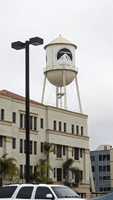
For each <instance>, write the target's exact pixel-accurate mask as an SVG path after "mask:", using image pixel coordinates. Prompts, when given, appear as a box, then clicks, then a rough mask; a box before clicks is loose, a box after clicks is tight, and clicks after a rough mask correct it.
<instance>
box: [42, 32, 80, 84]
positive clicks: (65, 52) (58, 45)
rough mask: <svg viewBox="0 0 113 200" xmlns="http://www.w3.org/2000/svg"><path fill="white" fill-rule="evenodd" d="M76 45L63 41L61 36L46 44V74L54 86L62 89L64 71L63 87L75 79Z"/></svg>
mask: <svg viewBox="0 0 113 200" xmlns="http://www.w3.org/2000/svg"><path fill="white" fill-rule="evenodd" d="M76 48H77V46H76V45H74V44H72V43H70V42H69V41H67V40H66V39H64V38H63V37H62V36H61V35H60V36H59V37H58V38H56V39H55V40H53V41H52V42H51V43H49V44H47V45H46V46H45V47H44V49H45V50H46V68H45V69H44V74H46V76H47V78H48V80H49V82H50V83H51V84H53V85H54V86H58V87H63V86H64V81H63V72H64V70H65V86H67V85H69V84H70V83H71V82H72V81H73V79H74V78H75V73H77V68H76V67H75V49H76Z"/></svg>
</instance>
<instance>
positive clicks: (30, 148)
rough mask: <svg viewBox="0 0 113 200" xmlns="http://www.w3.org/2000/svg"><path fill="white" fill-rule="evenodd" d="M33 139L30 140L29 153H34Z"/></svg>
mask: <svg viewBox="0 0 113 200" xmlns="http://www.w3.org/2000/svg"><path fill="white" fill-rule="evenodd" d="M32 144H33V143H32V141H30V145H29V153H30V154H32Z"/></svg>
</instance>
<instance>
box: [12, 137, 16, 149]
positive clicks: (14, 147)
mask: <svg viewBox="0 0 113 200" xmlns="http://www.w3.org/2000/svg"><path fill="white" fill-rule="evenodd" d="M12 149H16V138H13V139H12Z"/></svg>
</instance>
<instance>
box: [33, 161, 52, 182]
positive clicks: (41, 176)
mask: <svg viewBox="0 0 113 200" xmlns="http://www.w3.org/2000/svg"><path fill="white" fill-rule="evenodd" d="M35 167H36V168H37V169H39V171H38V172H35V173H34V177H35V178H34V180H35V181H36V182H38V183H51V184H52V183H53V181H52V180H51V179H49V178H48V177H46V171H47V169H49V170H51V171H53V168H52V167H51V165H50V164H49V163H48V162H47V159H39V164H37V165H35Z"/></svg>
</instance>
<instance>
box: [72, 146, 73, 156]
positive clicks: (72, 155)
mask: <svg viewBox="0 0 113 200" xmlns="http://www.w3.org/2000/svg"><path fill="white" fill-rule="evenodd" d="M72 157H73V148H72Z"/></svg>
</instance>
